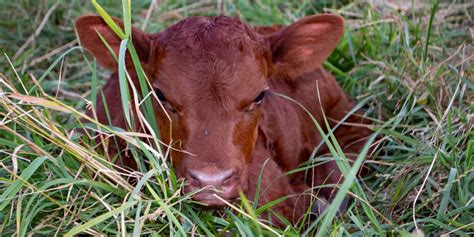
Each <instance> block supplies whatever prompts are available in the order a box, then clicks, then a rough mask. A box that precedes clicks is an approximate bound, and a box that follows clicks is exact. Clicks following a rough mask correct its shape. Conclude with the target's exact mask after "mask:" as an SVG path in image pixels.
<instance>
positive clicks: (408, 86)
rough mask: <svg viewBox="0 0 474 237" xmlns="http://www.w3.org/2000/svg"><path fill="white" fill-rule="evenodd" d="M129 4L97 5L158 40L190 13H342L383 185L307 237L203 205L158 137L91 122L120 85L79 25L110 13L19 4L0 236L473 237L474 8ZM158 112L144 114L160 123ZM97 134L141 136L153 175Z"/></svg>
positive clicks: (3, 71) (371, 185) (5, 8)
mask: <svg viewBox="0 0 474 237" xmlns="http://www.w3.org/2000/svg"><path fill="white" fill-rule="evenodd" d="M123 2H124V3H125V5H122V2H120V1H99V2H98V4H100V6H101V7H102V8H103V9H104V10H105V12H107V13H108V14H110V15H113V16H118V17H122V16H125V19H126V20H128V22H132V23H133V25H134V26H137V27H139V28H143V29H144V30H145V31H147V32H156V31H160V30H162V29H164V28H165V27H166V26H169V25H171V24H173V23H174V22H176V21H178V20H180V19H183V18H184V17H186V16H189V15H216V14H228V15H233V16H236V15H237V16H240V17H241V18H243V19H245V20H247V21H249V22H250V23H252V24H262V25H268V24H273V23H279V24H289V23H291V22H293V21H294V20H296V19H298V18H301V17H303V16H305V15H310V14H315V13H321V12H332V13H338V14H341V15H343V16H344V17H345V18H346V33H345V36H344V38H343V39H342V40H341V42H340V44H339V46H338V48H337V49H336V50H335V52H334V53H333V54H332V55H331V57H330V58H329V60H327V62H326V63H325V67H326V68H328V69H329V70H330V71H331V72H332V73H333V74H334V75H336V76H337V79H338V81H339V82H340V84H341V85H342V86H343V88H344V90H345V91H346V92H347V93H349V94H350V95H351V96H353V97H354V98H356V99H357V100H358V101H359V106H362V107H364V109H365V110H366V116H367V117H369V118H371V119H373V121H374V124H375V126H374V130H376V131H378V132H379V134H380V136H381V137H383V142H381V143H377V144H375V145H376V146H378V149H377V152H376V153H375V154H374V155H373V157H375V159H373V160H367V161H366V163H367V165H368V166H369V167H370V169H371V172H370V175H369V176H368V177H365V178H359V179H357V180H355V179H354V180H353V179H347V180H348V182H347V183H344V184H342V187H341V190H343V191H344V190H347V193H346V192H341V194H340V195H339V196H341V197H343V196H344V195H352V196H354V197H355V198H354V199H355V204H354V205H352V206H351V208H350V209H349V211H348V212H347V213H345V214H344V215H343V216H341V217H337V216H335V215H334V213H332V214H333V215H330V214H327V215H326V216H323V217H322V218H320V219H318V220H316V221H315V222H313V223H311V224H310V225H309V226H288V227H287V228H285V229H277V228H274V227H272V226H270V225H269V224H268V223H265V222H263V221H261V220H258V219H256V218H255V213H260V212H261V211H262V209H256V210H255V209H254V208H253V207H252V205H251V204H249V203H246V202H245V201H244V202H243V204H242V205H241V206H240V205H238V204H232V205H233V206H232V208H227V209H225V210H220V211H211V210H202V209H200V208H198V207H197V206H196V205H195V204H194V203H193V202H192V201H191V200H190V199H189V195H180V190H181V188H182V185H183V182H182V180H177V178H176V177H175V176H174V173H173V171H172V169H170V168H169V164H168V163H167V161H166V151H161V150H160V146H159V145H157V141H156V138H155V139H153V138H150V139H151V141H153V142H152V143H149V144H150V145H148V144H144V143H141V142H140V140H139V139H137V137H136V136H135V134H129V133H125V132H124V131H123V130H119V129H116V128H108V127H105V126H99V125H97V124H96V123H94V121H92V120H89V121H87V124H85V123H84V114H83V112H84V111H85V106H88V105H93V104H94V101H95V95H96V94H98V93H100V92H99V90H98V89H97V88H98V86H97V85H98V84H102V83H103V80H101V79H103V78H107V72H106V71H104V70H103V69H101V68H98V66H97V65H96V63H95V62H94V61H93V59H92V58H91V57H90V56H88V55H87V54H85V53H84V52H82V51H81V50H80V48H79V47H77V41H76V38H75V36H74V29H73V20H74V19H75V18H76V17H78V16H81V15H83V14H86V13H96V9H95V8H94V6H93V4H92V3H91V2H87V1H80V0H71V1H53V0H49V1H48V0H45V1H33V0H23V1H12V0H5V1H1V2H0V16H1V18H2V21H0V35H1V37H0V52H1V53H2V55H1V57H0V233H1V235H4V236H11V235H19V236H24V235H74V234H77V233H88V234H92V235H99V234H104V235H119V234H120V235H125V234H127V235H131V234H133V235H141V234H143V235H144V234H146V235H153V236H160V235H165V236H168V235H223V233H225V232H226V231H229V232H230V233H232V235H249V236H253V235H265V236H267V235H268V236H273V235H299V234H307V235H315V234H316V233H318V234H319V235H323V236H327V235H331V236H340V235H349V234H352V235H363V236H366V235H402V236H411V235H413V236H414V235H422V234H425V235H428V234H433V235H442V234H444V235H449V234H454V235H459V236H469V235H472V233H473V232H474V224H473V223H474V198H473V193H474V172H473V171H474V168H473V161H472V157H473V153H474V133H473V131H472V127H473V124H474V112H473V110H474V104H473V101H474V93H473V92H474V76H473V73H474V67H473V65H474V64H473V58H474V53H473V52H474V48H473V47H472V45H473V33H474V31H473V29H472V22H473V18H474V14H473V13H474V4H472V3H469V1H451V2H449V1H441V2H440V3H439V4H438V3H435V2H433V3H421V2H425V1H414V2H411V1H406V2H407V3H398V4H389V5H382V4H376V5H372V4H370V3H369V2H367V1H354V2H352V1H330V0H326V1H317V3H313V2H312V1H297V2H296V1H295V2H287V1H283V0H275V1H269V0H260V1H248V0H241V1H240V0H239V1H231V2H227V1H218V2H213V1H211V2H209V1H191V2H187V1H181V0H180V1H160V3H158V4H154V2H155V1H133V3H132V5H131V8H128V7H127V4H126V3H127V1H123ZM372 2H379V1H372ZM399 2H401V1H399ZM129 11H130V13H128V12H129ZM124 13H125V14H124ZM124 33H125V35H127V34H128V33H127V30H126V31H125V32H124ZM122 79H123V80H126V77H123V78H122ZM143 80H145V79H143ZM143 83H146V81H143ZM144 94H146V93H144ZM309 96H311V95H309ZM145 104H146V103H145ZM146 111H147V108H146V105H145V106H144V117H145V118H148V119H149V118H150V117H149V116H150V115H149V113H147V112H146ZM85 125H87V126H92V127H96V129H97V130H98V131H100V133H101V134H103V135H105V134H109V135H110V134H112V135H115V136H119V137H122V138H124V139H127V141H129V143H130V146H129V147H130V152H132V153H133V154H134V155H135V157H136V158H137V159H139V158H140V159H144V160H148V161H149V162H150V163H151V167H152V168H151V169H147V168H146V167H145V166H142V167H141V168H140V170H139V171H138V172H128V171H124V170H123V169H120V167H116V166H114V165H112V164H110V163H109V162H107V161H106V160H105V159H104V155H103V154H101V153H97V152H96V151H95V149H94V146H95V144H94V142H91V141H90V139H89V138H88V136H87V135H81V134H78V133H77V132H76V130H77V128H80V127H81V126H85ZM150 126H151V127H153V125H150ZM322 126H323V125H322ZM335 149H336V150H335V152H336V153H337V144H336V148H335ZM346 168H348V169H347V170H349V168H350V167H347V166H346ZM127 180H139V181H138V182H135V183H136V184H134V182H132V184H131V183H130V182H128V181H127ZM243 200H246V199H243ZM250 200H252V199H250ZM263 208H266V207H263Z"/></svg>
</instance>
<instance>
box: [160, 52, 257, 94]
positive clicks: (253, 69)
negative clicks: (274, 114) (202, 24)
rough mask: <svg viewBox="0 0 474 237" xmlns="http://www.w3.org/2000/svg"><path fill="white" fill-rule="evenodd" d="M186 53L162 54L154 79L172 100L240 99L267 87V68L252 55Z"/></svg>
mask: <svg viewBox="0 0 474 237" xmlns="http://www.w3.org/2000/svg"><path fill="white" fill-rule="evenodd" d="M190 54H192V52H191V53H190ZM188 56H189V55H179V54H170V56H165V57H164V58H163V59H162V61H161V63H160V65H159V66H158V67H159V68H158V70H157V75H156V77H155V80H154V82H153V83H154V84H155V85H156V87H158V88H160V89H161V90H162V91H164V92H165V93H166V92H167V94H171V95H170V96H172V97H175V98H174V99H176V100H181V101H179V102H182V103H186V100H190V101H198V100H206V99H211V100H212V99H216V100H220V101H223V100H224V99H225V100H230V101H241V100H246V99H249V97H252V96H255V95H256V94H258V93H259V92H260V91H261V90H262V89H264V88H265V87H266V73H265V70H266V69H265V68H263V66H262V64H261V63H259V62H258V61H257V60H256V59H255V58H254V57H253V56H251V55H245V56H244V55H242V56H240V57H234V58H233V60H228V59H227V58H226V53H222V55H216V56H215V57H209V56H207V57H201V58H191V57H188ZM175 95H179V96H175ZM176 97H177V98H176Z"/></svg>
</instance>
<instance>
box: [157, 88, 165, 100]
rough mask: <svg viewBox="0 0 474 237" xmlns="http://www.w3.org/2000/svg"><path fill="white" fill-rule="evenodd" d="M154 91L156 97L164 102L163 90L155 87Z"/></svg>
mask: <svg viewBox="0 0 474 237" xmlns="http://www.w3.org/2000/svg"><path fill="white" fill-rule="evenodd" d="M155 93H156V96H157V97H158V99H159V100H160V101H161V102H166V101H167V99H166V97H165V95H163V92H161V91H160V90H159V89H156V88H155Z"/></svg>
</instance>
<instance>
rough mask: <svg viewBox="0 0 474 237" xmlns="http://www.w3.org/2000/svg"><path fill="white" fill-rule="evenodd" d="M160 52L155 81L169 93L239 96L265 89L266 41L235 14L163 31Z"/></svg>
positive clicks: (194, 19)
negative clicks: (233, 16) (235, 16)
mask: <svg viewBox="0 0 474 237" xmlns="http://www.w3.org/2000/svg"><path fill="white" fill-rule="evenodd" d="M158 53H159V54H160V57H159V60H157V62H156V68H157V70H156V73H157V75H156V76H155V78H156V80H155V82H154V83H156V84H157V87H159V88H162V90H164V91H167V92H168V94H170V93H172V94H173V95H174V94H176V93H183V92H184V93H187V95H186V97H185V98H188V99H192V100H195V98H193V97H194V96H200V97H201V98H206V96H207V97H209V96H212V95H206V93H220V94H225V95H226V97H225V98H226V99H230V100H233V99H234V98H233V97H235V99H238V98H239V97H245V96H246V94H250V95H252V94H255V93H258V91H259V90H262V88H264V87H265V76H266V70H267V68H266V61H265V60H266V58H265V53H266V45H265V42H264V41H263V40H262V38H260V36H259V35H258V34H256V32H254V31H253V29H252V28H251V27H250V26H248V25H247V24H245V23H243V22H241V21H240V20H238V19H235V18H229V17H223V16H220V17H191V18H188V19H186V20H184V21H182V22H179V23H177V24H176V25H174V26H172V27H170V28H169V29H167V30H166V31H165V32H163V33H162V34H161V35H160V39H159V49H158ZM217 97H219V95H217Z"/></svg>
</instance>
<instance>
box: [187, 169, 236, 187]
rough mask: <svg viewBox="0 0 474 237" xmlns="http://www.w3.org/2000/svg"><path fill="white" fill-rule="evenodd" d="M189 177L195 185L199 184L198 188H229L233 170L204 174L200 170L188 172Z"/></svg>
mask: <svg viewBox="0 0 474 237" xmlns="http://www.w3.org/2000/svg"><path fill="white" fill-rule="evenodd" d="M188 173H189V177H190V178H191V179H192V180H194V181H195V182H196V183H199V186H200V187H206V186H213V187H221V186H229V185H230V184H231V182H230V181H231V180H232V176H233V175H234V170H232V169H228V170H224V171H217V172H209V173H208V172H204V171H200V170H189V171H188Z"/></svg>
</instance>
